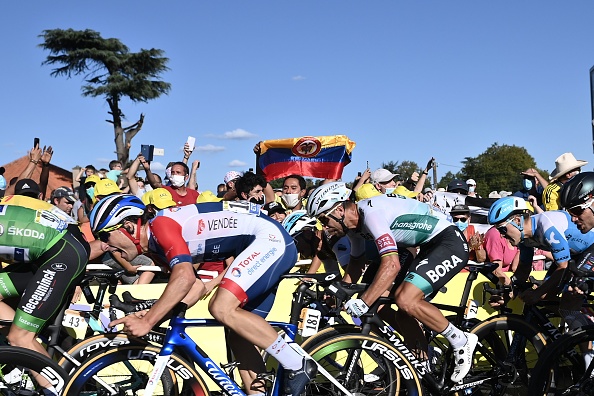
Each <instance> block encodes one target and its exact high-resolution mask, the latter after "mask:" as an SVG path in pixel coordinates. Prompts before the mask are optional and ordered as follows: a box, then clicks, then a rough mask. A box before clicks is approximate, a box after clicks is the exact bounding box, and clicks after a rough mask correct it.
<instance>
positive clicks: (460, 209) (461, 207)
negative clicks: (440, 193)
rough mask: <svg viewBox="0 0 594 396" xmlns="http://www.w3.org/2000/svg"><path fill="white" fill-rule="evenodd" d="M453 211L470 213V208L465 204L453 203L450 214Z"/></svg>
mask: <svg viewBox="0 0 594 396" xmlns="http://www.w3.org/2000/svg"><path fill="white" fill-rule="evenodd" d="M455 213H470V208H469V207H468V206H466V205H454V207H453V208H452V209H451V210H450V214H455Z"/></svg>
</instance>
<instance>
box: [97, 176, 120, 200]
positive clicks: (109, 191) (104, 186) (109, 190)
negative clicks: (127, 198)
mask: <svg viewBox="0 0 594 396" xmlns="http://www.w3.org/2000/svg"><path fill="white" fill-rule="evenodd" d="M94 193H95V194H94V198H93V203H96V202H97V201H99V200H101V199H103V198H105V197H107V196H108V195H113V194H121V193H122V191H121V190H120V189H119V188H118V186H117V185H116V183H115V181H113V180H111V179H107V178H105V179H101V180H99V181H98V182H97V183H96V184H95V191H94Z"/></svg>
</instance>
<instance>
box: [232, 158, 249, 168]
mask: <svg viewBox="0 0 594 396" xmlns="http://www.w3.org/2000/svg"><path fill="white" fill-rule="evenodd" d="M229 166H232V167H234V168H240V167H241V168H244V167H245V166H247V163H246V162H243V161H240V160H233V161H231V162H229Z"/></svg>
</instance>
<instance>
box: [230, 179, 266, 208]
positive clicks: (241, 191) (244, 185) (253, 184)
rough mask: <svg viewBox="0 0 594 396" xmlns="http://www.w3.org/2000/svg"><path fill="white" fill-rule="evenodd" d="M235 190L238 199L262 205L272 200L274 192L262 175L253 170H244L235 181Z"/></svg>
mask: <svg viewBox="0 0 594 396" xmlns="http://www.w3.org/2000/svg"><path fill="white" fill-rule="evenodd" d="M235 192H236V193H237V198H238V199H240V200H246V201H250V202H253V203H256V204H260V205H264V204H265V203H266V202H274V198H275V197H276V194H275V193H274V190H273V189H272V187H271V186H270V184H268V182H267V181H266V179H265V178H264V176H262V175H256V174H255V173H253V172H245V173H244V174H243V176H241V177H240V178H239V179H237V181H236V183H235Z"/></svg>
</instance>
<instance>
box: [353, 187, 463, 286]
mask: <svg viewBox="0 0 594 396" xmlns="http://www.w3.org/2000/svg"><path fill="white" fill-rule="evenodd" d="M357 209H358V211H359V216H360V228H359V229H357V230H356V231H350V232H349V233H348V235H349V238H350V240H351V255H352V256H353V257H355V258H356V257H361V255H362V254H364V253H365V240H366V239H367V240H373V241H375V245H376V248H377V250H378V252H379V254H380V255H381V256H384V255H387V254H394V253H398V245H400V246H402V247H416V246H419V247H420V251H419V254H418V255H417V256H416V257H415V258H414V260H413V261H412V263H411V266H410V273H409V274H408V276H407V277H406V279H405V281H406V282H409V283H412V284H414V285H415V286H417V287H418V288H419V289H421V290H422V291H423V293H424V294H425V295H428V294H431V293H432V292H433V291H434V290H438V289H439V288H441V287H442V286H443V285H445V284H446V283H447V282H448V281H449V280H450V279H452V278H453V277H454V275H456V274H457V273H458V272H460V270H461V269H462V268H464V266H465V265H466V263H467V262H468V244H467V243H466V239H465V238H464V235H463V234H462V233H461V232H460V231H459V230H458V228H457V227H456V226H455V225H454V224H452V223H451V222H450V221H448V219H447V216H446V215H445V214H444V213H442V212H439V211H435V210H434V209H433V207H432V206H430V205H428V204H426V203H423V202H420V201H417V200H415V199H407V198H405V197H403V196H400V195H396V194H387V195H378V196H375V197H372V198H369V199H365V200H362V201H359V202H358V203H357ZM402 270H403V271H406V269H405V268H404V266H403V267H402ZM404 274H405V272H404V273H401V274H399V277H400V278H402V276H403V275H404Z"/></svg>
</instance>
